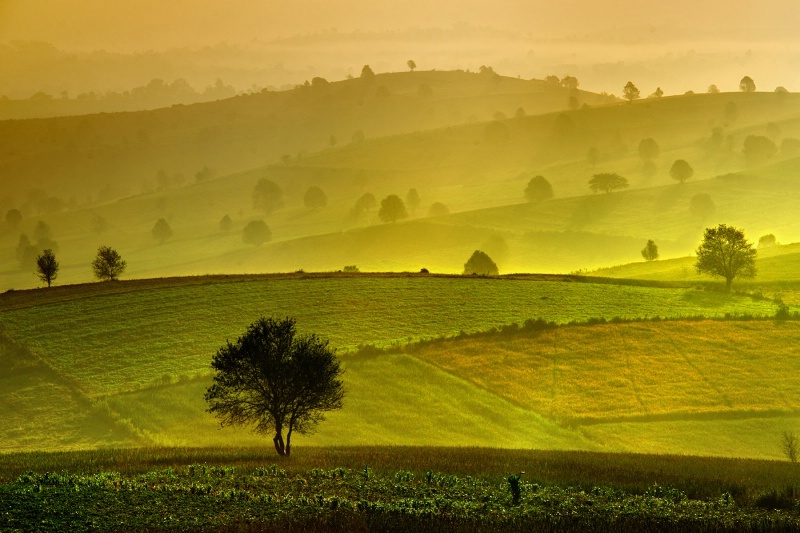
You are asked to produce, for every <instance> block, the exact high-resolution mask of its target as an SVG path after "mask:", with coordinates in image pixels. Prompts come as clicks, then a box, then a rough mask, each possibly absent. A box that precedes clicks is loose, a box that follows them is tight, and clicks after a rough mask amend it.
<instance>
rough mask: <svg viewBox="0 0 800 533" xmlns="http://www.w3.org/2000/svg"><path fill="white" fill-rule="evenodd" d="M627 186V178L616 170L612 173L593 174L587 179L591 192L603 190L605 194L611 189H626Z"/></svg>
mask: <svg viewBox="0 0 800 533" xmlns="http://www.w3.org/2000/svg"><path fill="white" fill-rule="evenodd" d="M627 187H628V180H627V179H626V178H623V177H622V176H620V175H619V174H617V173H616V172H614V173H613V174H610V173H602V174H595V175H594V176H593V177H592V179H590V180H589V188H590V189H591V190H592V192H597V191H605V193H606V194H610V193H611V191H614V190H617V189H626V188H627Z"/></svg>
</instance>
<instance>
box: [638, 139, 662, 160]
mask: <svg viewBox="0 0 800 533" xmlns="http://www.w3.org/2000/svg"><path fill="white" fill-rule="evenodd" d="M660 153H661V147H660V146H658V143H657V142H656V140H655V139H653V138H651V137H648V138H646V139H642V140H641V141H639V157H640V158H641V159H642V161H651V160H653V159H655V158H657V157H658V156H659V154H660Z"/></svg>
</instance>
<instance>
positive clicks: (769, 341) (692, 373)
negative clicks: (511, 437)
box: [413, 320, 800, 424]
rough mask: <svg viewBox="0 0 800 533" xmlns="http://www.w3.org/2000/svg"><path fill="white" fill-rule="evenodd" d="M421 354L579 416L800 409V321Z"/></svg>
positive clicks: (485, 342)
mask: <svg viewBox="0 0 800 533" xmlns="http://www.w3.org/2000/svg"><path fill="white" fill-rule="evenodd" d="M413 353H414V355H415V356H417V357H419V358H420V359H422V360H424V361H427V362H430V363H432V364H435V365H437V366H439V367H440V368H442V369H444V370H446V371H448V372H451V373H452V374H454V375H456V376H460V377H462V378H464V379H466V380H469V381H471V382H472V383H475V384H476V385H478V386H480V387H482V388H484V389H486V390H488V391H490V392H493V393H495V394H497V395H499V396H501V397H503V398H506V399H508V400H509V401H511V402H513V403H515V404H517V405H519V406H522V407H524V408H528V409H531V410H533V411H535V412H537V413H541V414H543V415H546V416H550V417H553V418H555V419H560V420H562V421H568V422H570V423H574V424H592V423H599V422H612V421H623V420H626V419H627V420H638V421H643V420H657V419H659V418H664V417H671V418H675V417H678V418H687V419H691V418H692V417H697V416H707V414H709V413H716V414H717V415H719V416H721V417H724V416H734V415H735V416H741V415H742V414H748V413H749V414H752V415H753V416H758V415H759V414H764V413H783V414H791V413H794V412H796V411H798V410H800V398H798V397H797V395H796V394H795V392H796V391H797V390H798V387H800V322H797V321H786V322H777V321H771V320H757V321H756V320H754V321H719V320H704V321H661V322H636V323H624V324H602V325H593V326H570V327H560V328H554V329H549V330H545V331H541V332H539V333H538V334H536V335H533V336H531V335H516V336H512V337H501V336H494V337H487V338H473V339H465V340H452V341H446V342H441V343H432V344H430V345H424V346H422V347H420V348H419V349H417V350H415V351H413Z"/></svg>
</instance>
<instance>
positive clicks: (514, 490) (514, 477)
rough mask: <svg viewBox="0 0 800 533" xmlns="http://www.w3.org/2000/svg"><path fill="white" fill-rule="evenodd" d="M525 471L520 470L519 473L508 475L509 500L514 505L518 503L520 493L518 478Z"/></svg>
mask: <svg viewBox="0 0 800 533" xmlns="http://www.w3.org/2000/svg"><path fill="white" fill-rule="evenodd" d="M524 473H525V472H520V473H519V474H511V475H510V476H508V478H507V481H508V490H510V491H511V501H512V503H513V504H514V505H519V499H520V496H521V495H522V487H521V486H520V484H519V480H520V478H521V477H522V475H523V474H524Z"/></svg>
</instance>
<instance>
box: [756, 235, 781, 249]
mask: <svg viewBox="0 0 800 533" xmlns="http://www.w3.org/2000/svg"><path fill="white" fill-rule="evenodd" d="M776 244H778V241H777V240H776V239H775V235H773V234H772V233H768V234H766V235H762V236H761V238H760V239H758V247H759V248H771V247H772V246H775V245H776Z"/></svg>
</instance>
